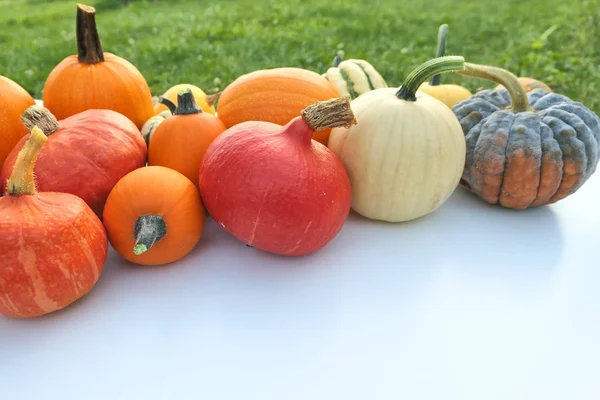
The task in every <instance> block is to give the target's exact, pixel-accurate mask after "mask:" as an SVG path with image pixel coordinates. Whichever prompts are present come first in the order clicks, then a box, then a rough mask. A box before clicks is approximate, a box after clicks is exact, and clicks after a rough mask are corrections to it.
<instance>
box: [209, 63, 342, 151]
mask: <svg viewBox="0 0 600 400" xmlns="http://www.w3.org/2000/svg"><path fill="white" fill-rule="evenodd" d="M336 97H339V93H338V92H337V90H336V89H335V87H334V86H333V84H332V83H331V82H329V81H328V80H327V79H325V78H324V77H323V76H321V75H319V74H317V73H316V72H313V71H309V70H306V69H301V68H274V69H266V70H259V71H255V72H251V73H249V74H246V75H243V76H241V77H239V78H238V79H236V80H235V81H233V82H232V83H231V84H229V86H227V87H226V88H225V90H224V91H223V93H222V94H221V97H220V98H219V104H218V107H217V112H218V115H219V118H220V119H221V120H222V121H223V122H224V123H225V126H226V127H227V128H231V127H232V126H234V125H237V124H239V123H241V122H245V121H265V122H272V123H274V124H278V125H285V124H287V123H288V122H290V121H291V120H292V119H294V118H296V117H299V116H300V113H301V111H302V110H303V109H304V108H306V107H308V106H309V105H311V104H314V103H316V102H319V101H324V100H330V99H333V98H336ZM330 132H331V129H325V130H322V131H320V132H315V133H314V135H313V139H315V140H317V141H319V142H321V143H323V144H324V145H327V142H328V140H329V133H330Z"/></svg>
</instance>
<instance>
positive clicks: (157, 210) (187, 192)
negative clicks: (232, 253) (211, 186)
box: [102, 166, 205, 265]
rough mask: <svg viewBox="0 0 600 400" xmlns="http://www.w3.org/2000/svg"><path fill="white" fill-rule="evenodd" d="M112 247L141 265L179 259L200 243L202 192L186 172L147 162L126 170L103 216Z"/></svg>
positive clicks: (202, 220)
mask: <svg viewBox="0 0 600 400" xmlns="http://www.w3.org/2000/svg"><path fill="white" fill-rule="evenodd" d="M102 221H103V223H104V226H105V228H106V231H107V232H108V238H109V240H110V243H111V245H112V247H113V248H114V249H115V251H117V253H119V254H120V255H121V256H122V257H123V258H125V259H126V260H128V261H131V262H133V263H136V264H141V265H161V264H168V263H171V262H174V261H177V260H179V259H181V258H182V257H184V256H185V255H186V254H188V253H189V252H190V251H191V250H192V249H193V248H194V246H195V245H196V244H197V243H198V241H199V240H200V238H201V236H202V231H203V229H204V221H205V213H204V207H203V205H202V201H201V200H200V193H199V192H198V189H197V188H196V186H195V185H194V184H193V183H192V182H191V181H190V180H189V179H187V178H186V177H185V176H184V175H182V174H180V173H179V172H177V171H175V170H172V169H170V168H166V167H161V166H149V167H144V168H139V169H137V170H135V171H132V172H130V173H129V174H127V175H125V176H124V177H123V178H122V179H121V180H120V181H119V182H118V183H117V184H116V186H115V187H114V188H113V190H112V191H111V193H110V195H109V196H108V200H107V202H106V207H105V208H104V215H103V219H102Z"/></svg>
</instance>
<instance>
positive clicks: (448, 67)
mask: <svg viewBox="0 0 600 400" xmlns="http://www.w3.org/2000/svg"><path fill="white" fill-rule="evenodd" d="M464 68H465V59H464V57H461V56H445V57H437V58H434V59H432V60H429V61H427V62H425V63H423V64H421V65H419V66H418V67H417V68H416V69H415V70H414V71H412V72H411V73H410V74H408V76H407V77H406V79H405V80H404V82H403V83H402V86H401V87H400V90H398V92H396V96H397V97H398V98H400V99H402V100H406V101H416V100H417V97H416V93H417V90H418V89H419V87H420V86H421V84H423V82H425V81H426V80H427V79H428V78H429V77H430V76H432V75H437V74H443V73H445V72H452V71H459V70H462V69H464Z"/></svg>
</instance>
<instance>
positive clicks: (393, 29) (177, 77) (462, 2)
mask: <svg viewBox="0 0 600 400" xmlns="http://www.w3.org/2000/svg"><path fill="white" fill-rule="evenodd" d="M85 4H88V5H92V6H95V7H96V9H97V25H98V29H99V32H100V36H101V39H102V43H103V47H104V50H105V51H108V52H112V53H115V54H117V55H119V56H121V57H124V58H126V59H128V60H129V61H131V62H132V63H133V64H134V65H136V66H137V67H138V68H139V69H140V71H141V72H142V73H143V74H144V76H145V77H146V79H147V81H148V83H149V85H150V87H151V89H152V91H153V93H154V94H156V95H158V94H161V93H162V92H163V91H165V90H166V89H167V88H168V87H170V86H172V85H174V84H177V83H193V84H196V85H198V86H200V87H202V88H203V89H210V88H219V89H223V88H224V87H225V86H226V85H227V84H228V83H229V82H231V81H233V80H234V79H235V78H237V77H238V76H240V75H242V74H245V73H248V72H251V71H254V70H257V69H262V68H274V67H281V66H296V67H302V68H307V69H311V70H314V71H317V72H319V73H321V72H324V71H325V70H326V69H327V68H328V66H329V64H330V63H331V61H332V59H333V57H334V56H335V54H336V52H337V51H338V50H343V51H344V54H345V57H346V58H362V59H365V60H367V61H369V62H371V63H372V64H373V65H374V66H375V67H376V68H377V69H378V70H379V71H380V72H381V74H382V75H383V77H384V78H385V79H386V80H387V81H388V83H389V85H390V86H399V85H400V84H401V83H402V80H403V78H404V77H405V76H406V74H407V73H408V72H410V71H411V70H412V69H413V68H415V67H416V66H418V65H419V64H420V63H422V62H424V61H426V60H427V59H429V58H432V57H433V56H434V55H435V46H436V36H437V29H438V27H439V25H440V24H442V23H447V24H449V27H450V29H449V34H448V48H447V50H448V54H458V55H462V56H464V57H465V59H466V60H467V61H469V62H474V63H483V64H490V65H495V66H500V67H504V68H508V69H509V70H511V71H512V72H514V73H515V74H517V75H520V76H531V77H535V78H538V79H541V80H543V81H545V82H546V83H548V84H549V85H550V86H551V87H552V88H553V89H554V90H555V91H556V92H559V93H563V94H566V95H568V96H569V97H571V98H573V99H574V100H578V101H581V102H583V103H584V104H585V105H587V106H588V107H590V108H591V109H592V110H594V111H595V112H597V113H598V112H600V0H575V1H571V2H566V1H562V0H503V1H496V0H494V1H474V0H420V1H408V0H405V1H399V0H374V1H370V2H367V1H354V2H352V1H342V0H323V1H308V0H288V1H268V0H225V1H218V2H214V1H204V0H202V1H186V0H182V1H168V2H167V1H130V2H126V1H115V0H112V1H109V0H99V1H92V0H90V1H89V2H87V3H85ZM75 11H76V2H74V1H33V0H31V1H22V0H21V1H1V2H0V27H1V29H0V75H4V76H7V77H10V78H11V79H13V80H15V81H17V82H19V83H20V84H21V85H22V86H23V87H25V88H26V89H27V90H28V91H29V92H30V93H31V94H32V95H34V96H35V97H36V98H41V93H42V89H43V85H44V81H45V79H46V77H47V76H48V74H49V73H50V71H51V70H52V68H53V67H54V66H55V65H56V64H57V63H59V62H60V61H61V60H62V59H63V58H64V57H66V56H68V55H71V54H75V52H76V48H75ZM443 80H444V82H455V83H460V84H463V85H464V86H466V87H468V88H470V89H472V90H476V89H477V88H481V87H492V86H494V85H493V84H492V83H489V82H487V81H482V80H479V79H474V78H466V77H463V76H459V75H457V74H447V75H445V76H444V77H443Z"/></svg>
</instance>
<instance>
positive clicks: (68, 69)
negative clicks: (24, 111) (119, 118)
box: [42, 4, 154, 129]
mask: <svg viewBox="0 0 600 400" xmlns="http://www.w3.org/2000/svg"><path fill="white" fill-rule="evenodd" d="M95 15H96V11H95V9H94V8H93V7H90V6H85V5H82V4H78V5H77V55H76V56H75V55H73V56H69V57H67V58H65V59H64V60H62V61H61V62H60V63H59V64H58V65H57V66H56V67H55V68H54V69H53V70H52V72H50V75H49V76H48V79H47V80H46V83H45V85H44V94H43V97H42V99H43V100H44V106H45V107H46V108H48V109H49V110H50V111H51V112H52V114H54V115H55V116H56V118H57V119H59V120H62V119H65V118H68V117H70V116H72V115H75V114H78V113H80V112H82V111H85V110H89V109H108V110H113V111H117V112H119V113H121V114H123V115H125V116H126V117H127V118H129V119H130V120H131V121H133V123H134V124H135V125H136V126H137V128H138V129H141V128H142V126H143V125H144V123H145V122H146V121H148V119H150V117H152V116H153V115H154V105H153V103H152V94H151V93H150V88H149V87H148V83H147V82H146V80H145V78H144V76H143V75H142V74H141V73H140V71H139V70H138V69H137V68H136V67H135V66H134V65H133V64H131V63H130V62H129V61H127V60H125V59H123V58H121V57H119V56H116V55H114V54H111V53H105V52H103V50H102V44H101V43H100V38H99V36H98V31H97V29H96V17H95Z"/></svg>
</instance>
